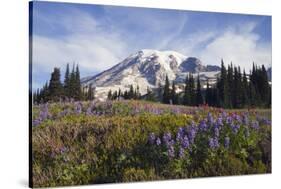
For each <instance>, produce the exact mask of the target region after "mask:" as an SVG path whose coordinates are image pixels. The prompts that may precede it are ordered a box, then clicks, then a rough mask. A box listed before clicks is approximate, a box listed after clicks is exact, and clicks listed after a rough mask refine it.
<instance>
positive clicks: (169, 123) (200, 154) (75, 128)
mask: <svg viewBox="0 0 281 189" xmlns="http://www.w3.org/2000/svg"><path fill="white" fill-rule="evenodd" d="M32 118H33V119H32V120H33V121H32V160H31V163H32V174H33V177H32V178H33V184H34V187H50V186H64V185H82V184H93V183H96V184H97V183H115V182H132V181H149V180H167V179H183V178H195V177H210V176H228V175H244V174H260V173H271V110H270V109H239V110H235V109H234V110H226V109H222V108H213V107H208V106H199V107H188V106H181V105H164V104H160V103H153V102H146V101H134V100H120V101H106V102H98V101H91V102H90V101H87V102H86V101H85V102H83V101H81V102H57V103H45V104H40V105H34V106H33V115H32Z"/></svg>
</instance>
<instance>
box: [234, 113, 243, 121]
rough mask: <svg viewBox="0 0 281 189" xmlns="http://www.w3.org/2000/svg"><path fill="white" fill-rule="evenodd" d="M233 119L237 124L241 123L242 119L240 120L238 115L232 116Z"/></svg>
mask: <svg viewBox="0 0 281 189" xmlns="http://www.w3.org/2000/svg"><path fill="white" fill-rule="evenodd" d="M233 118H234V120H235V121H237V122H238V123H242V119H241V117H240V116H239V115H237V114H234V115H233Z"/></svg>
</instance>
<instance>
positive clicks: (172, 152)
mask: <svg viewBox="0 0 281 189" xmlns="http://www.w3.org/2000/svg"><path fill="white" fill-rule="evenodd" d="M168 156H169V157H170V158H173V157H175V148H174V146H173V145H170V146H169V147H168Z"/></svg>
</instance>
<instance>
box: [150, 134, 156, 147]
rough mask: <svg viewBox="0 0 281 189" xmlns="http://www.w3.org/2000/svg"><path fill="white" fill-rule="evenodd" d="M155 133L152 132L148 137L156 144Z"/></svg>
mask: <svg viewBox="0 0 281 189" xmlns="http://www.w3.org/2000/svg"><path fill="white" fill-rule="evenodd" d="M155 138H156V137H155V134H154V133H150V135H149V137H148V141H149V143H150V144H154V141H155Z"/></svg>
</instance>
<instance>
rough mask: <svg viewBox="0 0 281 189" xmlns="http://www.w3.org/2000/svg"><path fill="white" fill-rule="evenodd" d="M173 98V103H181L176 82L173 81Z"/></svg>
mask: <svg viewBox="0 0 281 189" xmlns="http://www.w3.org/2000/svg"><path fill="white" fill-rule="evenodd" d="M171 99H172V102H173V104H178V103H179V100H178V95H177V93H176V85H175V82H173V84H172V91H171Z"/></svg>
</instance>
